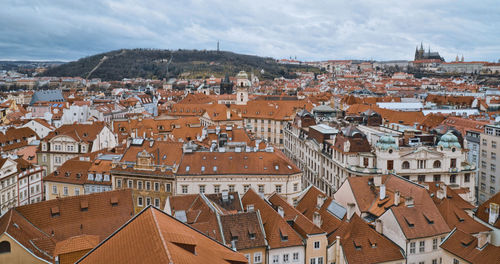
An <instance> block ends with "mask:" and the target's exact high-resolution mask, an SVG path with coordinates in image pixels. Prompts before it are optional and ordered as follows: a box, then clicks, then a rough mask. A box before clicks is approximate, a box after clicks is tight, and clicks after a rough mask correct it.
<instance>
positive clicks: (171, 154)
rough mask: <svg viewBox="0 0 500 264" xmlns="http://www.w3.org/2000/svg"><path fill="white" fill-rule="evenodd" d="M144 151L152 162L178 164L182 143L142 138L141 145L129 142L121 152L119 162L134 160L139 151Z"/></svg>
mask: <svg viewBox="0 0 500 264" xmlns="http://www.w3.org/2000/svg"><path fill="white" fill-rule="evenodd" d="M143 151H146V152H147V153H148V154H149V155H151V157H152V162H153V164H156V165H174V164H179V162H180V159H181V157H182V143H179V142H170V141H152V140H144V142H143V143H142V144H141V145H133V144H131V145H130V146H129V148H128V149H127V150H126V151H125V153H124V154H123V157H122V159H121V162H134V163H135V162H136V161H137V155H138V154H139V152H143Z"/></svg>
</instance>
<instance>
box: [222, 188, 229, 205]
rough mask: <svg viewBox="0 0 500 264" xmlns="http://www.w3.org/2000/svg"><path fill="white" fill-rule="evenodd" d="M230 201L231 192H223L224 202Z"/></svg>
mask: <svg viewBox="0 0 500 264" xmlns="http://www.w3.org/2000/svg"><path fill="white" fill-rule="evenodd" d="M228 200H229V191H228V190H222V201H223V202H227V201H228Z"/></svg>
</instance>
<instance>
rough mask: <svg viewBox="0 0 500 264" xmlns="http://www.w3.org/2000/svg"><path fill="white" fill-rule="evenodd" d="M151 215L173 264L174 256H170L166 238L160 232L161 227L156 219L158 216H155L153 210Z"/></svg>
mask: <svg viewBox="0 0 500 264" xmlns="http://www.w3.org/2000/svg"><path fill="white" fill-rule="evenodd" d="M151 215H152V216H153V221H154V223H155V226H156V231H157V232H158V234H159V235H160V239H161V242H162V244H163V248H164V249H165V253H167V257H168V259H169V261H170V263H173V261H172V255H171V254H170V251H169V250H168V247H167V242H166V241H165V238H164V237H163V234H162V232H161V231H160V226H159V225H158V221H157V219H156V214H155V211H154V210H151Z"/></svg>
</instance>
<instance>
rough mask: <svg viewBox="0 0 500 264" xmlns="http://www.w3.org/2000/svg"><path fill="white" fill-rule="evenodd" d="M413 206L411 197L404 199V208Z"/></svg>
mask: <svg viewBox="0 0 500 264" xmlns="http://www.w3.org/2000/svg"><path fill="white" fill-rule="evenodd" d="M414 205H415V204H414V201H413V197H406V199H405V206H406V207H413V206H414Z"/></svg>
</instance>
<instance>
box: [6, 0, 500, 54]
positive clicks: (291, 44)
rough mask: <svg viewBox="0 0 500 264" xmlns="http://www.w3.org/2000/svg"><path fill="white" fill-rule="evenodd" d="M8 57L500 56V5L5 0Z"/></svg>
mask: <svg viewBox="0 0 500 264" xmlns="http://www.w3.org/2000/svg"><path fill="white" fill-rule="evenodd" d="M4 2H7V3H4V4H3V8H2V9H1V10H0V17H2V19H1V20H0V59H1V58H4V59H62V60H74V59H78V58H80V57H82V56H88V55H92V54H95V53H100V52H106V51H109V50H113V49H120V48H136V47H138V48H140V47H143V48H166V49H168V48H170V49H177V48H196V49H214V48H215V45H216V41H217V40H220V41H221V46H222V48H223V49H225V50H231V51H234V52H241V53H248V54H256V55H261V56H271V57H275V58H283V57H288V56H297V57H298V58H299V59H303V60H320V59H355V58H358V59H377V60H386V59H411V58H412V56H413V52H414V47H415V45H417V44H418V43H420V42H421V41H423V42H424V43H425V45H426V48H427V45H431V48H432V49H433V50H437V51H439V52H440V53H441V54H442V55H444V56H445V58H446V59H448V60H450V59H452V58H454V57H455V55H456V54H460V55H461V54H464V56H465V57H466V59H468V60H489V61H492V60H498V58H499V57H500V53H499V51H500V46H499V45H498V43H499V42H500V34H498V28H499V26H500V25H499V24H500V7H499V5H498V4H497V3H496V2H495V1H490V0H488V1H480V2H469V1H451V0H446V1H436V0H434V1H431V0H420V1H418V2H415V1H400V0H398V1H396V0H391V1H369V0H365V1H363V0H354V1H264V0H255V1H239V0H234V1H223V0H212V1H202V0H190V1H188V0H186V1H181V0H168V1H153V0H143V1H140V0H124V1H119V0H114V1H111V0H107V1H95V0H88V1H63V0H57V1H48V0H47V1H24V2H23V1H21V2H20V1H13V0H12V1H11V0H7V1H4Z"/></svg>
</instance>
